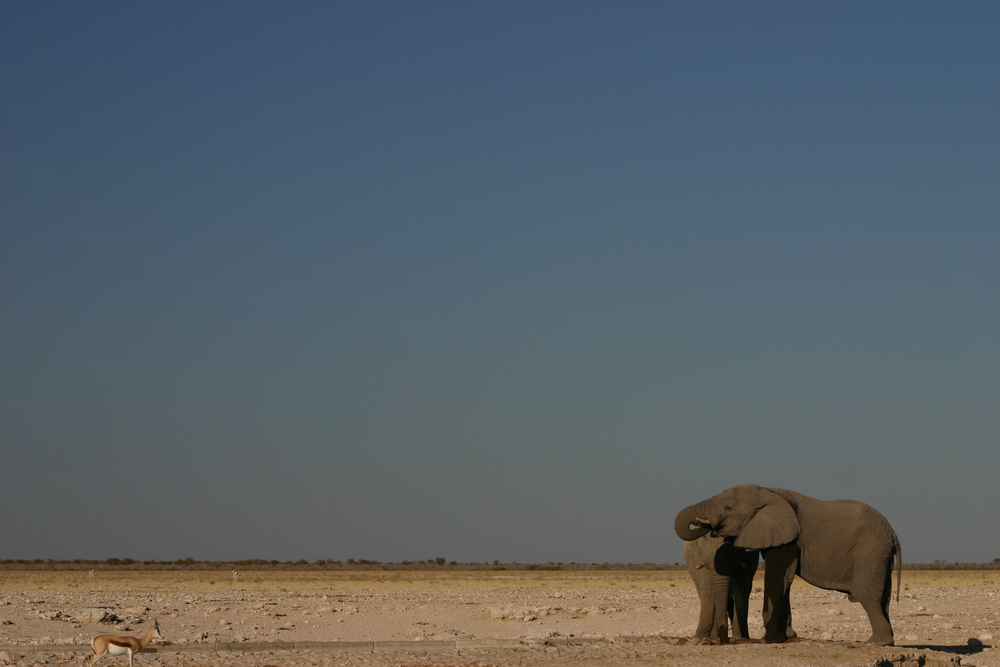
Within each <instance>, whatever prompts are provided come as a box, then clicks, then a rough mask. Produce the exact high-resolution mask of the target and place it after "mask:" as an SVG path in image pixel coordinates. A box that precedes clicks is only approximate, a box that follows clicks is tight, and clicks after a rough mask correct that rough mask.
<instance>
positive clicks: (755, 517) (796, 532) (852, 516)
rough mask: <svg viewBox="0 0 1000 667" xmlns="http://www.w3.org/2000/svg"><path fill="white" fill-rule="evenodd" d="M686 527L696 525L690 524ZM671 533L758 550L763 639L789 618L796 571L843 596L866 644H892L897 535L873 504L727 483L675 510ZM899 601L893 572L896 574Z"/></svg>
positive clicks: (776, 635) (782, 634) (782, 632)
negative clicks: (867, 628)
mask: <svg viewBox="0 0 1000 667" xmlns="http://www.w3.org/2000/svg"><path fill="white" fill-rule="evenodd" d="M691 526H695V527H694V528H692V527H691ZM674 529H675V530H676V531H677V535H678V536H679V537H680V538H681V539H684V540H696V539H698V538H700V537H701V536H703V535H705V534H707V533H711V534H712V535H716V536H721V537H729V538H732V539H733V544H734V546H736V547H741V548H743V549H760V550H761V553H762V554H763V555H764V609H763V614H762V615H763V621H764V641H767V642H783V641H785V640H786V639H787V638H788V636H789V635H788V634H787V632H786V629H787V627H788V623H789V620H790V618H791V609H790V606H789V601H788V591H789V587H790V586H791V584H792V580H793V579H794V578H795V575H796V574H798V575H799V576H800V577H802V578H803V579H805V580H806V581H807V582H809V583H810V584H812V585H813V586H817V587H819V588H825V589H828V590H836V591H841V592H842V593H847V596H848V599H850V600H851V601H852V602H860V603H861V606H862V607H864V610H865V612H866V613H867V614H868V621H869V622H870V623H871V626H872V634H871V637H869V638H868V641H869V642H872V643H875V644H882V645H885V646H891V645H892V644H893V634H892V625H891V623H890V622H889V600H890V598H891V596H892V567H893V559H894V558H895V560H896V564H897V566H899V567H901V566H902V556H901V551H900V548H899V538H897V537H896V533H895V531H893V529H892V526H890V525H889V522H888V521H886V519H885V517H884V516H882V515H881V514H880V513H879V512H878V511H877V510H876V509H874V508H873V507H870V506H868V505H866V504H864V503H861V502H858V501H856V500H816V499H815V498H810V497H809V496H804V495H802V494H801V493H796V492H794V491H788V490H786V489H776V488H764V487H760V486H756V485H746V486H734V487H733V488H731V489H726V490H725V491H723V492H722V493H720V494H718V495H716V496H713V497H712V498H709V499H707V500H704V501H702V502H700V503H697V504H695V505H691V506H690V507H686V508H684V509H683V510H681V511H680V513H678V515H677V519H676V520H675V522H674ZM896 587H897V591H896V599H897V601H898V599H899V572H898V571H897V574H896Z"/></svg>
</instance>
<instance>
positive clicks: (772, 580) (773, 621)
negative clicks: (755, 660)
mask: <svg viewBox="0 0 1000 667" xmlns="http://www.w3.org/2000/svg"><path fill="white" fill-rule="evenodd" d="M799 554H800V551H799V545H798V544H797V543H795V542H791V543H789V544H785V545H783V546H780V547H775V548H773V549H768V550H767V551H766V552H765V553H764V608H763V610H762V612H761V616H762V618H763V621H764V641H765V642H767V643H769V644H777V643H780V642H783V641H786V640H787V639H788V634H787V633H786V629H787V628H788V627H789V624H790V620H791V613H792V612H791V607H790V606H789V602H788V591H789V589H790V588H791V585H792V580H793V579H794V578H795V571H796V570H797V569H798V565H799Z"/></svg>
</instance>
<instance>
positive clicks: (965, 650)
mask: <svg viewBox="0 0 1000 667" xmlns="http://www.w3.org/2000/svg"><path fill="white" fill-rule="evenodd" d="M887 648H888V647H887ZM892 648H895V649H919V650H921V651H938V652H940V653H951V654H952V655H975V654H976V653H980V652H982V650H983V649H987V648H993V645H991V644H976V645H972V644H897V645H896V646H894V647H892Z"/></svg>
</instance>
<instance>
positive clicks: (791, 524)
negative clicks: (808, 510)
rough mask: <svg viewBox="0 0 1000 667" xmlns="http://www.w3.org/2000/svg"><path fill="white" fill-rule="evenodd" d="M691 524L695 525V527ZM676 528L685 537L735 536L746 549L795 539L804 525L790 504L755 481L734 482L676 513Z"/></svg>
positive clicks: (770, 545) (737, 541) (775, 544)
mask: <svg viewBox="0 0 1000 667" xmlns="http://www.w3.org/2000/svg"><path fill="white" fill-rule="evenodd" d="M691 526H695V528H692V527H691ZM674 530H675V531H677V535H678V537H680V538H681V539H683V540H696V539H698V538H699V537H701V536H702V535H704V534H706V533H709V532H711V533H712V535H718V536H722V537H729V538H733V544H734V545H735V546H737V547H742V548H744V549H768V548H771V547H776V546H780V545H782V544H787V543H789V542H791V541H793V540H795V539H796V538H797V537H798V536H799V533H800V532H801V528H800V526H799V521H798V519H797V518H796V516H795V510H794V509H793V508H792V506H791V504H789V502H788V501H787V500H785V499H784V498H782V497H781V496H779V495H778V494H776V493H774V492H773V491H769V490H768V489H764V488H761V487H759V486H757V485H754V484H748V485H745V486H734V487H732V488H731V489H726V490H725V491H723V492H722V493H720V494H718V495H716V496H712V497H711V498H709V499H708V500H703V501H701V502H700V503H697V504H695V505H691V506H690V507H685V508H684V509H682V510H681V511H680V512H679V513H678V514H677V519H676V520H675V521H674Z"/></svg>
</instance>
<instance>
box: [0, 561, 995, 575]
mask: <svg viewBox="0 0 1000 667" xmlns="http://www.w3.org/2000/svg"><path fill="white" fill-rule="evenodd" d="M762 567H763V566H762ZM683 569H685V566H684V564H683V563H673V564H666V563H554V562H549V563H501V562H500V561H493V562H492V563H459V562H456V561H448V560H446V559H444V558H432V559H429V560H418V561H405V560H404V561H402V562H399V563H382V562H380V561H376V560H366V559H364V558H361V559H357V560H355V559H353V558H349V559H347V560H346V561H343V562H342V561H339V560H326V559H321V560H316V561H311V562H310V561H307V560H297V561H290V560H287V561H280V560H263V559H259V558H253V559H248V560H234V561H200V560H195V559H193V558H182V559H178V560H172V561H158V560H143V561H139V560H133V559H132V558H108V559H105V560H84V559H80V558H77V559H74V560H53V559H51V558H49V559H42V558H35V559H18V560H0V570H67V571H72V570H116V571H122V570H128V571H138V572H141V571H158V570H244V571H255V570H259V571H267V570H272V571H273V570H287V571H297V570H301V571H324V570H326V571H352V570H361V571H364V570H397V571H406V570H470V571H471V570H513V571H535V570H540V571H560V570H565V571H592V570H620V571H644V570H647V571H648V570H683ZM903 569H904V570H1000V558H994V559H993V562H991V563H947V562H944V561H935V562H933V563H905V564H904V565H903Z"/></svg>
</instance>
